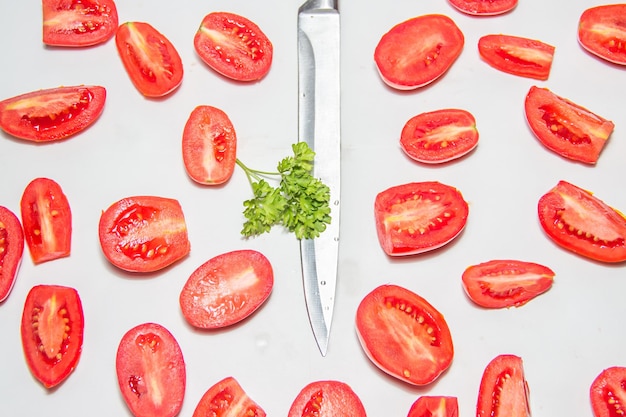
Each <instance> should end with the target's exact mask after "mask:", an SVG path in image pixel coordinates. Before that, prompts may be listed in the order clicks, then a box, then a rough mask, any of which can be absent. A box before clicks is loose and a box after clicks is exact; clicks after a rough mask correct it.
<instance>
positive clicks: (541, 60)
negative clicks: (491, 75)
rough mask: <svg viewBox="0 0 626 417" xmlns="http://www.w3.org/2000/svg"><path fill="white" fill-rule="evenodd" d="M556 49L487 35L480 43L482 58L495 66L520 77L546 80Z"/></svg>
mask: <svg viewBox="0 0 626 417" xmlns="http://www.w3.org/2000/svg"><path fill="white" fill-rule="evenodd" d="M554 50H555V48H554V46H552V45H548V44H547V43H543V42H541V41H538V40H535V39H528V38H522V37H518V36H511V35H501V34H499V35H485V36H483V37H481V38H480V39H479V40H478V51H479V53H480V56H481V57H482V58H483V59H484V60H485V62H487V63H488V64H489V65H491V66H492V67H494V68H496V69H498V70H500V71H503V72H506V73H509V74H513V75H517V76H520V77H528V78H535V79H538V80H547V79H548V77H549V76H550V69H551V68H552V60H553V59H554Z"/></svg>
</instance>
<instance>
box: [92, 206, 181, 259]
mask: <svg viewBox="0 0 626 417" xmlns="http://www.w3.org/2000/svg"><path fill="white" fill-rule="evenodd" d="M98 233H99V238H100V246H101V248H102V252H103V253H104V255H105V257H106V258H107V259H108V260H109V262H111V263H112V264H113V265H115V266H117V267H118V268H120V269H122V270H125V271H129V272H154V271H158V270H161V269H163V268H165V267H167V266H170V265H171V264H173V263H174V262H176V261H178V260H180V259H182V258H183V257H185V256H187V255H188V254H189V252H190V250H191V245H190V243H189V238H188V234H187V225H186V223H185V217H184V214H183V211H182V207H181V206H180V203H179V202H178V201H177V200H174V199H170V198H164V197H158V196H134V197H126V198H123V199H121V200H119V201H117V202H115V203H113V204H112V205H111V206H109V208H108V209H106V210H105V211H104V212H103V213H102V215H101V216H100V223H99V226H98Z"/></svg>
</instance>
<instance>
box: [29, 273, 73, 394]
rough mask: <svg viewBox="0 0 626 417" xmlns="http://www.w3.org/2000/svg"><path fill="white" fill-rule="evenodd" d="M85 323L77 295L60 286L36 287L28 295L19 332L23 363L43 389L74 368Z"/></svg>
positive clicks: (63, 377)
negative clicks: (24, 359)
mask: <svg viewBox="0 0 626 417" xmlns="http://www.w3.org/2000/svg"><path fill="white" fill-rule="evenodd" d="M84 327H85V320H84V316H83V307H82V303H81V300H80V297H79V295H78V292H77V291H76V290H75V289H74V288H71V287H63V286H60V285H37V286H35V287H33V288H31V290H30V291H29V292H28V296H27V297H26V302H25V303H24V312H23V314H22V325H21V329H20V333H21V337H22V347H23V349H24V356H25V357H26V363H27V364H28V367H29V368H30V370H31V372H32V374H33V376H34V377H35V378H37V380H39V382H41V383H42V384H43V385H44V386H45V387H46V388H52V387H54V386H56V385H58V384H60V383H61V382H62V381H64V380H65V379H66V378H67V377H68V376H69V375H70V374H71V373H72V371H73V370H74V369H75V368H76V366H77V365H78V361H79V359H80V356H81V352H82V347H83V330H84Z"/></svg>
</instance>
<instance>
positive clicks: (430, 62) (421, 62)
mask: <svg viewBox="0 0 626 417" xmlns="http://www.w3.org/2000/svg"><path fill="white" fill-rule="evenodd" d="M464 44H465V37H464V36H463V32H461V29H459V27H458V26H457V25H456V23H454V21H453V20H452V19H450V18H449V17H448V16H445V15H439V14H429V15H423V16H418V17H414V18H411V19H409V20H406V21H404V22H402V23H399V24H397V25H396V26H394V27H393V28H391V30H390V31H389V32H387V33H385V34H384V35H383V36H382V37H381V39H380V41H379V42H378V45H376V50H375V51H374V61H375V63H376V67H377V68H378V72H379V73H380V75H381V77H382V79H383V81H384V82H385V83H387V84H388V85H389V86H390V87H393V88H396V89H400V90H412V89H415V88H419V87H423V86H425V85H427V84H430V83H431V82H433V81H435V80H436V79H437V78H439V77H441V76H442V75H443V74H444V73H445V72H446V71H448V69H449V68H450V67H451V66H452V64H453V63H454V61H456V59H457V58H458V57H459V55H460V54H461V51H462V50H463V46H464Z"/></svg>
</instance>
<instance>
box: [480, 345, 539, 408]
mask: <svg viewBox="0 0 626 417" xmlns="http://www.w3.org/2000/svg"><path fill="white" fill-rule="evenodd" d="M476 415H477V416H478V417H487V416H489V417H504V416H516V417H517V416H520V417H522V416H526V417H530V406H529V389H528V382H526V378H525V377H524V364H523V361H522V358H520V357H519V356H515V355H509V354H503V355H498V356H496V357H495V358H494V359H492V360H491V362H489V364H487V366H486V367H485V371H484V372H483V376H482V379H481V381H480V388H479V391H478V405H477V407H476Z"/></svg>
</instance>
